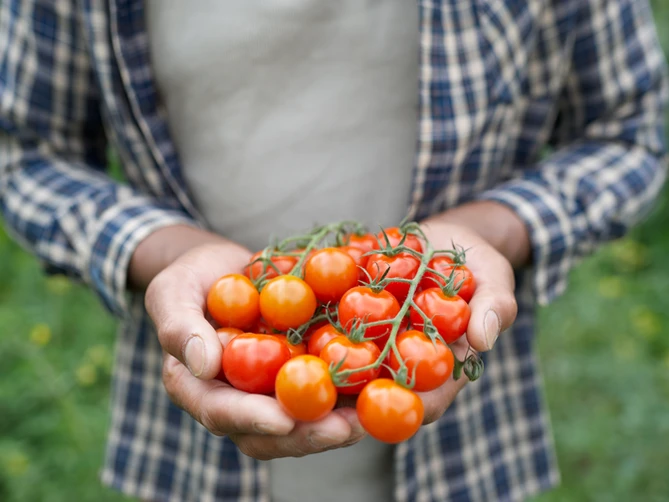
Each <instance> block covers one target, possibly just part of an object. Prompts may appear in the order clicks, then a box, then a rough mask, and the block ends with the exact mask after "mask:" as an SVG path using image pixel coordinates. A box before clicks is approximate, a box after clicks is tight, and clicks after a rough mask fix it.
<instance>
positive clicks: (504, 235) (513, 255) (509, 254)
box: [426, 201, 532, 268]
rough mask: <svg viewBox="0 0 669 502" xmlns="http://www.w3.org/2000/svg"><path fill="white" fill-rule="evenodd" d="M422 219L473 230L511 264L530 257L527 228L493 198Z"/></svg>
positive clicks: (506, 207)
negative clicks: (492, 199)
mask: <svg viewBox="0 0 669 502" xmlns="http://www.w3.org/2000/svg"><path fill="white" fill-rule="evenodd" d="M426 222H433V223H447V224H451V225H460V226H464V227H467V228H468V229H470V230H472V231H474V232H476V233H477V234H478V235H479V236H480V237H482V238H483V239H484V240H485V241H486V242H488V243H489V244H490V245H491V246H492V247H494V248H495V249H496V250H497V251H499V252H500V253H501V254H502V255H503V256H504V257H505V258H506V259H507V260H508V261H509V262H510V263H511V265H512V266H513V267H514V268H520V267H523V266H525V265H527V264H528V263H529V262H530V260H531V252H532V247H531V242H530V236H529V232H528V230H527V227H526V225H525V223H524V222H523V220H521V219H520V217H519V216H518V215H517V214H516V213H515V212H514V211H513V210H512V209H511V208H509V207H508V206H505V205H504V204H500V203H498V202H494V201H475V202H469V203H467V204H463V205H461V206H458V207H455V208H453V209H449V210H447V211H445V212H443V213H440V214H436V215H434V216H431V217H430V218H429V219H428V220H426Z"/></svg>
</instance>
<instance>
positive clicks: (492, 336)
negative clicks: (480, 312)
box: [483, 309, 501, 350]
mask: <svg viewBox="0 0 669 502" xmlns="http://www.w3.org/2000/svg"><path fill="white" fill-rule="evenodd" d="M500 325H501V323H500V321H499V316H498V315H497V312H495V311H494V310H492V309H490V310H488V312H486V314H485V317H484V318H483V330H484V333H485V340H486V344H487V345H488V350H490V349H492V347H493V345H495V342H496V341H497V337H498V336H499V330H500Z"/></svg>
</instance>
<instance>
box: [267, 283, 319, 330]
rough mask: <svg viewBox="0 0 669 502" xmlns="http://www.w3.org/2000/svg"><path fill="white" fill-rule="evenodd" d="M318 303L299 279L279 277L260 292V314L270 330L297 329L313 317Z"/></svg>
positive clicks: (306, 285)
mask: <svg viewBox="0 0 669 502" xmlns="http://www.w3.org/2000/svg"><path fill="white" fill-rule="evenodd" d="M317 306H318V302H317V301H316V295H315V294H314V291H313V290H312V289H311V287H309V285H308V284H307V283H306V282H304V281H303V280H302V279H300V278H299V277H295V276H293V275H280V276H278V277H275V278H274V279H271V280H270V281H269V282H268V283H267V284H265V286H264V287H263V288H262V291H261V292H260V314H261V315H262V317H263V319H265V321H266V322H267V324H269V325H270V326H271V327H272V328H274V329H278V330H279V331H287V330H288V329H290V328H299V327H300V326H301V325H302V324H304V323H305V322H307V321H308V320H309V319H311V316H313V315H314V312H315V311H316V307H317Z"/></svg>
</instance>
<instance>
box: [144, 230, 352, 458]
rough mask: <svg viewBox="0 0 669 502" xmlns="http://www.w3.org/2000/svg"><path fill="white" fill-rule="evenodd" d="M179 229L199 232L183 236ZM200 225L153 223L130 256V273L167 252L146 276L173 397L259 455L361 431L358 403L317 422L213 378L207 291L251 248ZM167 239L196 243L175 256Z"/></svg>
mask: <svg viewBox="0 0 669 502" xmlns="http://www.w3.org/2000/svg"><path fill="white" fill-rule="evenodd" d="M183 232H187V233H191V232H198V234H197V235H190V236H189V237H188V238H185V236H184V235H183ZM199 232H201V231H199V230H195V229H188V230H184V229H183V228H167V229H163V230H161V231H158V232H156V233H154V234H152V236H149V237H148V238H147V239H146V240H145V241H144V242H142V244H140V246H141V248H138V250H137V251H136V253H135V254H136V256H134V257H133V262H132V263H131V273H132V271H133V270H139V271H146V270H147V269H151V268H160V266H158V267H156V265H155V263H153V262H151V263H149V264H145V265H144V266H143V260H151V257H152V256H160V257H165V256H167V257H168V258H167V260H172V261H171V262H170V264H169V265H167V266H165V267H164V269H163V270H162V271H161V272H159V273H158V274H157V275H156V276H155V278H153V279H152V280H151V282H150V284H149V286H148V288H147V291H146V297H145V303H146V308H147V311H148V313H149V316H150V317H151V319H152V320H153V322H154V323H155V326H156V330H157V333H158V339H159V341H160V344H161V346H162V347H163V349H164V354H165V356H164V363H163V383H164V385H165V389H166V390H167V393H168V395H169V396H170V398H171V399H172V401H173V402H174V403H175V404H176V405H178V406H180V407H181V408H183V409H184V410H185V411H187V412H188V413H189V414H190V415H192V416H193V418H195V419H196V420H197V421H198V422H200V423H201V424H202V425H204V426H205V427H206V428H207V429H208V430H209V431H210V432H212V433H213V434H216V435H220V436H222V435H228V436H229V437H230V438H231V439H232V440H233V441H234V442H235V443H236V444H237V446H238V447H239V449H240V450H241V451H242V452H243V453H245V454H246V455H249V456H251V457H254V458H257V459H259V460H269V459H272V458H277V457H287V456H303V455H307V454H310V453H316V452H320V451H324V450H327V449H332V448H337V447H341V446H348V445H350V444H353V443H355V442H357V441H359V440H360V439H362V437H363V436H364V431H363V429H362V427H361V426H360V423H359V422H358V420H357V416H356V413H355V410H352V409H338V410H335V411H333V412H332V413H330V414H329V415H328V416H327V417H325V418H324V419H322V420H320V421H318V422H313V423H299V424H297V423H296V422H295V421H294V420H292V419H291V418H290V417H289V416H288V415H287V414H286V413H285V412H284V411H283V409H282V408H281V406H280V405H279V403H278V402H277V401H276V399H274V398H272V397H269V396H263V395H254V394H248V393H245V392H242V391H239V390H237V389H235V388H233V387H231V386H230V385H228V384H225V383H223V382H220V381H218V380H214V377H215V376H216V375H217V373H218V371H219V370H220V364H221V355H222V349H221V344H220V342H219V339H218V336H217V335H216V332H215V330H214V328H213V327H212V326H211V324H210V323H209V322H208V321H207V320H206V318H205V303H206V295H207V292H208V290H209V287H210V286H211V285H212V284H213V283H214V281H215V280H216V279H218V278H219V277H220V276H222V275H224V274H227V273H238V272H240V271H241V270H242V267H243V266H244V265H246V263H248V260H249V258H250V256H251V254H250V252H249V251H248V250H246V249H244V248H242V247H240V246H238V245H236V244H234V243H231V242H229V241H226V240H224V239H222V238H220V237H218V236H214V235H212V234H208V233H204V232H202V233H203V234H205V236H203V235H201V234H200V233H199ZM172 242H174V244H173V246H174V247H177V248H179V247H181V246H183V243H184V242H197V245H196V246H195V247H194V248H193V249H190V250H188V251H185V252H183V253H182V254H180V255H179V256H178V257H176V258H174V256H173V255H172V253H171V252H169V251H168V252H166V249H169V247H170V245H171V243H172ZM154 245H155V246H156V247H155V248H154V249H153V251H154V252H153V253H152V252H151V251H152V246H154ZM161 259H163V258H161ZM161 266H162V265H161ZM135 277H140V279H135V280H134V281H133V283H135V284H141V277H143V276H142V275H141V273H139V274H137V276H135Z"/></svg>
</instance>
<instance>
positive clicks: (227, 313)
mask: <svg viewBox="0 0 669 502" xmlns="http://www.w3.org/2000/svg"><path fill="white" fill-rule="evenodd" d="M207 310H208V311H209V313H210V314H211V317H212V318H213V319H214V321H216V322H217V323H218V325H219V326H222V327H225V328H239V329H242V330H243V329H248V328H250V327H251V326H253V324H254V323H255V322H256V321H257V320H258V318H259V317H260V309H259V295H258V290H257V289H256V287H255V286H254V285H253V283H252V282H251V281H250V280H249V278H248V277H244V276H243V275H241V274H228V275H224V276H223V277H221V278H220V279H218V280H217V281H216V282H215V283H214V284H213V286H212V287H211V288H210V289H209V293H208V294H207Z"/></svg>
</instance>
